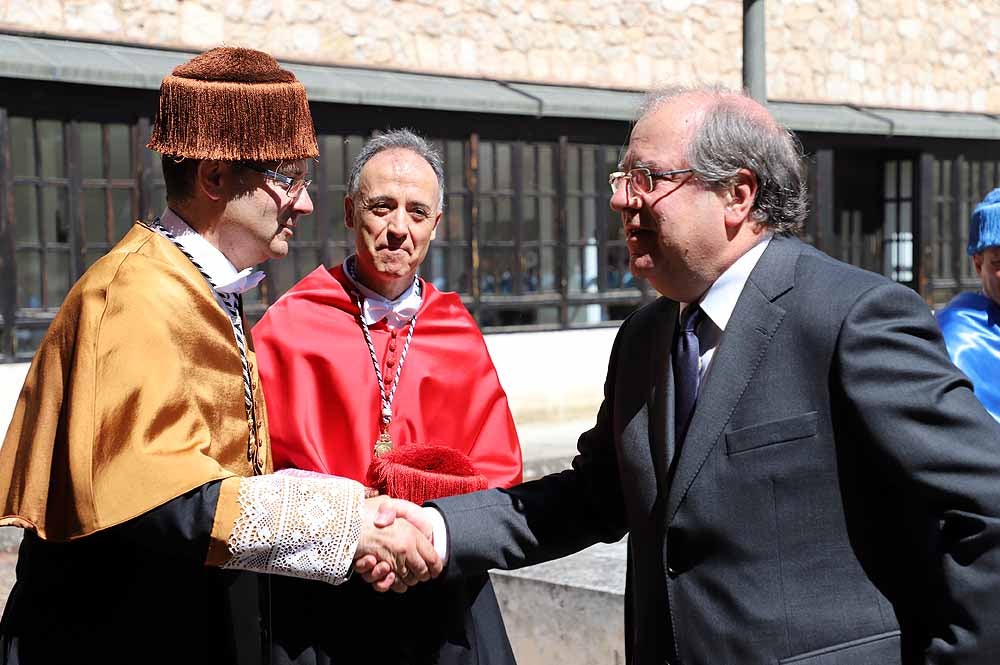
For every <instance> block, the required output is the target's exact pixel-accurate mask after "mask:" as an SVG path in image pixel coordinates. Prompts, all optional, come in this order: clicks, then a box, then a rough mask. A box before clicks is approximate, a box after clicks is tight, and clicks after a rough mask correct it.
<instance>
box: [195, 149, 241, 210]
mask: <svg viewBox="0 0 1000 665" xmlns="http://www.w3.org/2000/svg"><path fill="white" fill-rule="evenodd" d="M232 172H233V171H232V167H231V165H229V164H224V163H223V162H220V161H219V160H217V159H203V160H201V161H200V162H198V169H197V171H195V187H196V188H197V189H198V191H201V192H203V193H204V194H205V196H207V197H208V198H209V199H210V200H212V201H221V200H222V199H224V198H226V192H225V184H226V179H227V178H228V177H230V176H231V174H232Z"/></svg>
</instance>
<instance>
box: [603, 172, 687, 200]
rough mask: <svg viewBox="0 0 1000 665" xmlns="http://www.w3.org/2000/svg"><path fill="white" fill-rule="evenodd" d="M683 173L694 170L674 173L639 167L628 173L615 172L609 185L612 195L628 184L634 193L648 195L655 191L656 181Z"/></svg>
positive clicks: (610, 176) (610, 177)
mask: <svg viewBox="0 0 1000 665" xmlns="http://www.w3.org/2000/svg"><path fill="white" fill-rule="evenodd" d="M682 173H694V169H674V170H672V171H652V170H650V169H648V168H646V167H645V166H637V167H635V168H634V169H629V170H628V171H615V172H614V173H612V174H610V175H608V184H609V185H611V193H612V194H614V193H615V192H617V191H618V189H619V188H620V187H621V186H622V184H623V183H628V184H629V186H630V187H631V188H632V190H633V191H636V192H642V193H643V194H648V193H649V192H651V191H653V183H654V181H655V180H664V179H667V178H672V177H674V176H676V175H681V174H682Z"/></svg>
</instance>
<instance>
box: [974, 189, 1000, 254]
mask: <svg viewBox="0 0 1000 665" xmlns="http://www.w3.org/2000/svg"><path fill="white" fill-rule="evenodd" d="M997 246H1000V187H998V188H997V189H994V190H993V191H992V192H990V193H989V194H987V195H986V198H985V199H983V201H982V203H980V204H979V205H977V206H976V209H975V210H973V211H972V219H971V220H969V247H968V249H967V250H966V251H967V252H968V254H969V256H972V255H973V254H979V253H980V252H982V251H983V250H984V249H989V248H990V247H997Z"/></svg>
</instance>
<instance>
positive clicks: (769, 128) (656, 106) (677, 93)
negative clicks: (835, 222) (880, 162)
mask: <svg viewBox="0 0 1000 665" xmlns="http://www.w3.org/2000/svg"><path fill="white" fill-rule="evenodd" d="M666 106H670V108H671V109H672V110H675V111H680V112H681V113H680V115H681V116H682V117H683V118H684V121H683V127H682V128H681V129H680V132H681V137H679V138H680V139H681V140H684V142H685V144H686V146H687V149H686V153H687V162H688V164H689V166H690V167H691V168H692V169H694V171H695V175H696V177H697V178H698V179H699V180H700V181H702V182H703V183H705V184H706V185H707V186H709V187H713V188H717V189H722V188H724V187H728V186H729V185H731V184H732V183H733V182H735V179H736V177H737V175H738V174H739V173H740V171H741V170H743V169H746V170H749V171H751V172H752V173H753V174H754V175H755V176H756V177H757V181H758V192H757V196H756V200H755V201H754V205H753V209H752V211H751V216H752V218H753V220H754V221H756V222H757V223H759V224H763V225H764V226H767V227H769V228H771V229H772V230H774V231H775V232H776V233H781V234H788V235H791V234H796V233H798V232H799V231H800V230H801V228H802V225H803V223H804V222H805V218H806V213H807V193H806V185H805V181H806V178H805V169H804V165H803V160H802V153H801V148H800V146H799V144H798V141H797V140H796V139H795V138H794V137H793V136H792V135H791V134H790V133H789V132H788V131H787V130H786V129H785V128H784V127H782V126H781V125H780V124H778V122H777V121H776V120H775V119H774V116H772V115H771V113H770V112H769V111H768V110H767V109H766V108H765V107H764V106H762V105H761V104H759V103H757V102H756V101H754V100H753V99H750V98H749V97H747V96H746V95H744V94H742V93H739V92H734V91H732V90H729V89H727V88H723V87H719V86H707V87H696V88H684V87H672V88H665V89H662V90H657V91H654V92H652V93H650V94H649V95H648V96H647V98H646V101H645V103H643V105H642V106H641V108H640V116H639V121H640V122H641V121H642V120H643V119H644V118H647V117H649V116H651V115H654V114H657V113H658V112H659V111H661V110H663V109H664V107H666Z"/></svg>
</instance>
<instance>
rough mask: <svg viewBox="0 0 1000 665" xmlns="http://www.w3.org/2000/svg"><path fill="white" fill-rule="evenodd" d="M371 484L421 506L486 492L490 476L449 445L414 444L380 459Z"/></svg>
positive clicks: (370, 475) (370, 473) (370, 469)
mask: <svg viewBox="0 0 1000 665" xmlns="http://www.w3.org/2000/svg"><path fill="white" fill-rule="evenodd" d="M367 482H368V485H369V486H371V487H374V488H375V489H377V490H378V491H379V493H380V494H385V495H388V496H391V497H395V498H397V499H406V500H407V501H412V502H413V503H415V504H417V505H420V504H422V503H424V502H425V501H430V500H431V499H437V498H440V497H442V496H451V495H454V494H467V493H469V492H476V491H478V490H482V489H486V485H487V481H486V476H484V475H482V474H479V473H477V472H476V468H475V467H474V466H473V465H472V462H470V461H469V458H468V457H467V456H466V455H464V454H463V453H460V452H458V451H457V450H455V449H454V448H449V447H448V446H434V445H425V444H420V443H413V444H410V445H407V446H402V447H400V448H393V449H392V450H391V451H389V452H387V453H385V454H384V455H382V456H376V457H375V458H374V459H373V460H372V463H371V465H370V466H369V467H368V477H367Z"/></svg>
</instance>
